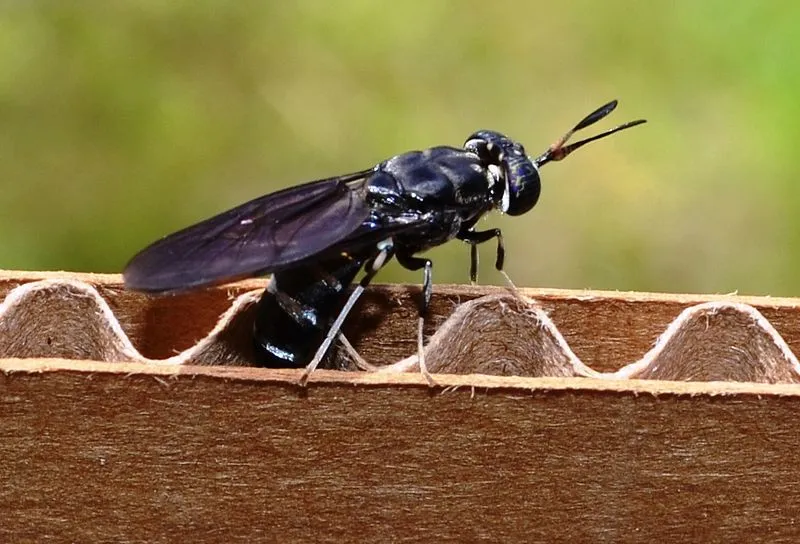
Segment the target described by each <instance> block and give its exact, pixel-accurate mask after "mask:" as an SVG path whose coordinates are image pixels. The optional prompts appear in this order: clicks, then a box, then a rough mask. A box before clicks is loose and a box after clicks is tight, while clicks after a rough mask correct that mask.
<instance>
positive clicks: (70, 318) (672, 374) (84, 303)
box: [0, 279, 800, 383]
mask: <svg viewBox="0 0 800 544" xmlns="http://www.w3.org/2000/svg"><path fill="white" fill-rule="evenodd" d="M259 294H260V293H258V292H247V293H244V294H241V295H239V296H238V297H236V298H235V299H233V301H232V302H231V304H230V307H229V308H228V310H227V311H226V312H225V313H224V314H223V315H222V316H220V318H219V320H218V322H217V324H216V326H214V328H213V329H212V330H211V331H210V332H208V333H207V334H206V335H205V336H204V337H201V338H199V339H198V340H197V342H196V343H195V344H194V345H193V346H191V347H190V348H188V349H186V350H183V351H180V352H178V353H175V354H174V355H173V356H170V357H168V358H164V359H152V358H147V357H145V356H143V355H142V354H141V353H140V352H139V351H138V350H137V349H136V347H135V346H134V345H133V342H132V341H131V340H130V338H129V337H128V336H127V335H126V333H125V331H124V330H123V328H122V326H121V325H120V323H119V320H118V319H117V317H116V316H115V313H114V311H113V310H112V309H111V307H110V306H109V304H108V303H107V301H106V300H105V299H104V298H103V297H102V296H101V295H100V294H99V292H98V291H97V289H95V288H94V287H93V286H92V285H90V284H88V283H85V282H82V281H79V280H73V279H46V280H41V281H32V282H28V283H24V284H22V285H19V286H17V287H14V288H13V289H11V290H10V292H9V293H8V295H7V296H6V298H5V300H4V301H3V302H2V304H0V358H35V357H59V358H66V359H91V360H97V361H107V362H109V363H113V362H119V361H133V362H146V363H152V364H167V365H176V364H178V365H179V364H203V365H238V366H248V365H249V364H250V361H252V347H251V337H250V334H251V330H252V319H253V315H252V312H253V310H254V304H255V302H256V301H257V300H258V296H259ZM425 358H426V363H427V366H428V368H429V370H430V371H431V372H434V373H452V374H493V375H516V376H547V377H559V376H585V377H599V378H609V379H649V380H678V381H701V382H707V381H734V382H760V383H797V382H800V362H798V360H797V357H796V356H795V355H794V353H793V352H792V350H791V349H790V347H789V345H788V344H787V343H786V342H785V341H784V339H783V338H782V337H781V335H780V334H779V333H778V331H777V330H776V329H775V327H773V326H772V324H771V323H770V322H769V321H768V320H767V319H766V318H765V317H764V315H763V314H762V313H761V312H759V311H758V310H757V309H756V308H754V307H753V306H750V305H748V304H743V303H740V302H726V301H724V300H720V301H713V302H706V303H702V304H695V305H692V306H690V307H688V308H686V309H685V310H683V311H682V312H681V313H680V315H678V316H677V318H675V320H674V321H673V322H672V323H671V324H670V325H669V326H668V327H667V328H666V330H665V331H664V332H663V333H662V334H661V336H660V337H659V338H658V340H657V341H656V343H655V345H654V346H653V347H652V348H651V349H650V350H649V351H648V352H647V353H645V354H644V355H643V356H642V357H641V358H640V359H638V360H635V361H633V362H631V361H614V362H613V363H614V364H613V366H614V367H615V368H618V369H619V370H617V371H615V372H597V371H596V370H594V369H592V368H590V367H589V366H588V365H586V364H584V363H583V362H582V361H581V360H580V358H579V357H578V356H576V355H575V353H573V350H572V349H571V348H570V346H569V344H568V342H567V340H565V338H564V336H563V335H562V333H561V332H560V331H559V329H558V327H557V326H556V324H554V323H553V321H552V320H551V319H550V317H549V316H548V314H547V312H545V311H544V310H543V309H542V307H541V306H540V305H539V304H538V302H536V301H533V300H528V299H525V298H524V297H520V296H512V295H510V294H493V295H487V296H483V297H480V298H476V299H473V300H468V301H466V302H463V303H461V304H459V305H458V306H456V307H455V309H454V310H453V311H452V313H450V314H449V315H448V316H447V317H446V319H444V321H443V322H442V323H441V324H440V325H439V327H438V328H437V330H436V332H435V333H434V334H433V335H432V336H431V337H430V338H429V340H428V343H427V345H426V347H425ZM381 362H382V363H384V364H385V363H386V362H385V361H373V363H381ZM415 368H417V357H416V355H415V354H413V353H409V354H408V357H407V358H406V359H404V360H402V361H399V362H397V363H394V364H390V365H387V366H384V367H383V368H381V371H383V372H403V371H414V369H415Z"/></svg>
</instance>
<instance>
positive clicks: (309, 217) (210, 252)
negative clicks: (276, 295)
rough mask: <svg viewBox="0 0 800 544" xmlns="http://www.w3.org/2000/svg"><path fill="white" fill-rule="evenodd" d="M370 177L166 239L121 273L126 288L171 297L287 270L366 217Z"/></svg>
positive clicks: (288, 197)
mask: <svg viewBox="0 0 800 544" xmlns="http://www.w3.org/2000/svg"><path fill="white" fill-rule="evenodd" d="M372 172H373V170H372V169H370V170H363V171H361V172H356V173H354V174H349V175H347V176H339V177H335V178H329V179H323V180H319V181H314V182H311V183H306V184H304V185H299V186H296V187H290V188H288V189H284V190H282V191H278V192H276V193H272V194H268V195H265V196H262V197H260V198H257V199H255V200H251V201H250V202H247V203H245V204H242V205H240V206H237V207H236V208H233V209H231V210H228V211H226V212H223V213H221V214H219V215H217V216H214V217H211V218H209V219H206V220H205V221H201V222H200V223H197V224H195V225H192V226H190V227H187V228H185V229H183V230H180V231H178V232H176V233H174V234H170V235H169V236H166V237H165V238H162V239H161V240H158V241H157V242H155V243H153V244H151V245H150V246H148V247H146V248H145V249H143V250H142V251H141V252H139V253H138V254H137V255H136V256H135V257H133V259H131V261H130V262H129V263H128V265H127V266H126V267H125V271H124V272H123V277H124V279H125V285H126V286H127V287H129V288H131V289H136V290H140V291H152V292H158V291H174V290H183V289H188V288H192V287H200V286H203V285H210V284H214V283H221V282H226V281H231V280H234V279H239V278H244V277H249V276H255V275H259V274H265V273H268V272H272V271H274V270H278V269H280V268H286V267H288V266H290V265H292V264H294V263H298V262H300V261H302V260H304V259H308V258H309V257H311V256H313V255H315V254H317V253H319V252H321V251H324V250H326V249H327V248H329V247H331V246H332V245H334V244H336V243H337V242H340V241H342V240H344V239H345V238H347V237H348V235H350V234H351V233H352V232H354V231H355V230H356V229H358V228H359V227H360V226H362V223H363V222H364V221H365V220H366V219H367V218H368V217H369V214H370V208H369V206H368V205H367V203H366V202H365V200H364V195H363V194H361V192H360V191H359V189H360V188H361V187H363V183H362V182H363V180H365V179H366V178H367V177H369V176H370V175H371V174H372Z"/></svg>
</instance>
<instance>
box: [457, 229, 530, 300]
mask: <svg viewBox="0 0 800 544" xmlns="http://www.w3.org/2000/svg"><path fill="white" fill-rule="evenodd" d="M456 237H457V238H458V239H459V240H463V241H465V242H466V243H468V244H469V280H470V282H471V283H472V284H473V285H475V283H476V282H477V281H478V244H483V243H484V242H488V241H489V240H491V239H492V238H497V257H496V259H495V263H494V267H495V268H496V269H497V271H498V272H500V273H501V274H502V275H503V277H504V278H505V280H506V282H508V285H509V287H511V290H512V291H513V292H514V293H515V294H516V293H517V286H516V285H514V282H513V281H511V278H509V277H508V274H506V271H505V270H503V265H504V263H505V260H506V248H505V245H504V244H503V231H501V230H500V229H489V230H481V231H475V230H465V231H462V232H459V233H458V235H457V236H456Z"/></svg>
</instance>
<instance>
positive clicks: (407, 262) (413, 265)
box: [397, 253, 436, 386]
mask: <svg viewBox="0 0 800 544" xmlns="http://www.w3.org/2000/svg"><path fill="white" fill-rule="evenodd" d="M397 262H399V263H400V264H401V265H402V266H403V268H406V269H408V270H420V269H425V272H424V276H423V280H422V304H421V305H420V308H419V321H418V322H417V357H418V358H419V371H420V372H421V373H422V375H423V376H425V379H426V380H427V382H428V385H430V386H434V385H436V382H435V381H434V380H433V376H431V373H430V372H428V367H427V366H426V365H425V352H424V350H423V347H424V342H423V336H422V328H423V325H424V324H425V316H426V315H427V313H428V306H430V303H431V293H432V292H433V263H432V262H431V261H430V259H421V258H419V257H414V256H413V255H409V254H405V253H398V254H397Z"/></svg>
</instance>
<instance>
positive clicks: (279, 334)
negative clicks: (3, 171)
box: [254, 254, 365, 368]
mask: <svg viewBox="0 0 800 544" xmlns="http://www.w3.org/2000/svg"><path fill="white" fill-rule="evenodd" d="M364 262H365V259H361V258H357V257H354V256H352V255H349V254H342V255H341V256H339V257H336V258H334V259H329V260H325V261H320V262H317V263H314V264H310V265H307V266H301V267H298V268H292V269H288V270H283V271H280V272H276V273H275V274H273V276H272V279H271V280H270V283H269V285H268V287H267V289H266V290H265V291H264V294H263V295H262V296H261V300H259V302H258V309H257V313H256V318H255V323H254V339H255V351H256V359H257V360H256V362H257V363H258V364H259V365H260V366H266V367H272V368H299V367H304V366H306V364H308V362H309V361H311V359H312V358H313V357H314V353H315V352H316V350H317V348H319V346H320V344H321V343H322V340H323V339H324V338H325V335H326V334H327V332H328V329H329V327H330V325H331V323H332V321H333V319H334V318H335V317H336V315H337V313H338V312H339V310H340V308H341V306H342V305H343V304H344V300H345V295H346V291H347V288H348V287H349V286H350V284H351V283H352V282H353V279H354V278H355V276H356V274H358V271H359V270H360V269H361V267H362V266H363V265H364Z"/></svg>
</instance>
